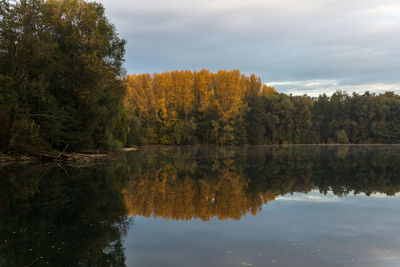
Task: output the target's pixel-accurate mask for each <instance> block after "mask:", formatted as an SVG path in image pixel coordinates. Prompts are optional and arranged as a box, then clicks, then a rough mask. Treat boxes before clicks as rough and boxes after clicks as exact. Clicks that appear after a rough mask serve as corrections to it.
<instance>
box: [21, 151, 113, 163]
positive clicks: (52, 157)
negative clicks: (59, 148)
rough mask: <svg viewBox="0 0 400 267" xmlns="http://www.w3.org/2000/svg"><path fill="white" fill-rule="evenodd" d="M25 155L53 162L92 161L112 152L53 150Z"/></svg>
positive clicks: (106, 156)
mask: <svg viewBox="0 0 400 267" xmlns="http://www.w3.org/2000/svg"><path fill="white" fill-rule="evenodd" d="M27 156H29V157H31V158H33V159H37V160H39V161H43V162H46V161H55V162H93V161H96V160H106V159H110V158H111V157H112V154H82V153H53V152H32V153H29V154H28V155H27Z"/></svg>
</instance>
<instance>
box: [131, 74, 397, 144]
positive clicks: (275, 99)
mask: <svg viewBox="0 0 400 267" xmlns="http://www.w3.org/2000/svg"><path fill="white" fill-rule="evenodd" d="M125 83H126V86H127V88H128V94H127V97H126V103H125V105H126V106H127V108H128V110H129V117H130V120H129V121H130V125H129V127H130V131H131V134H129V135H128V143H130V144H219V145H233V144H315V143H356V144H359V143H367V144H368V143H398V142H399V141H400V97H399V95H397V94H394V93H393V92H386V93H384V94H379V95H376V94H371V93H369V92H366V93H364V94H362V95H360V94H356V93H354V94H352V95H349V94H347V93H345V92H341V91H337V92H336V93H334V94H333V95H332V96H330V97H328V96H327V95H325V94H323V95H320V96H319V97H316V98H315V97H314V98H313V97H309V96H307V95H303V96H293V95H287V94H283V93H278V92H276V90H275V89H274V88H273V87H269V86H267V85H265V84H264V83H262V82H261V79H260V78H259V77H257V76H255V75H254V74H253V75H250V76H246V75H244V74H242V73H240V71H238V70H233V71H225V70H223V71H218V72H217V73H212V72H210V71H208V70H201V71H194V72H192V71H172V72H164V73H160V74H158V73H156V74H153V75H150V74H140V75H128V76H127V77H126V79H125Z"/></svg>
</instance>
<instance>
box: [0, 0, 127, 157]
mask: <svg viewBox="0 0 400 267" xmlns="http://www.w3.org/2000/svg"><path fill="white" fill-rule="evenodd" d="M124 44H125V41H124V40H121V39H120V38H119V37H118V35H117V33H116V31H115V27H114V26H113V25H112V24H111V23H110V22H109V21H108V19H107V18H106V16H105V12H104V8H103V6H102V5H101V4H98V3H94V2H85V1H83V0H47V1H44V0H21V1H17V2H12V1H1V4H0V80H1V85H0V87H1V88H0V132H1V133H2V134H1V138H0V142H1V143H0V149H1V151H3V152H13V151H14V152H15V151H26V150H32V149H44V148H45V149H62V148H63V147H65V146H66V145H67V144H69V148H70V149H73V150H110V149H114V148H117V147H119V146H121V145H122V144H123V143H124V141H125V140H124V139H125V138H126V137H125V136H126V134H125V133H123V132H122V131H125V132H127V130H128V129H127V127H126V126H124V125H121V123H122V124H123V123H127V122H126V120H125V119H124V115H123V113H124V106H123V103H122V101H123V97H124V94H125V86H124V84H123V81H122V80H121V78H120V76H121V73H122V62H123V55H124ZM28 144H29V145H28Z"/></svg>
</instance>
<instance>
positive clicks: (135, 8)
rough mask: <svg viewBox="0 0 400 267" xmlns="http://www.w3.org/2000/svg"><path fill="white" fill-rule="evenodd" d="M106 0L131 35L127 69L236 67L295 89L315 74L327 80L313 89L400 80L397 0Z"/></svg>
mask: <svg viewBox="0 0 400 267" xmlns="http://www.w3.org/2000/svg"><path fill="white" fill-rule="evenodd" d="M101 2H102V3H103V4H104V5H105V7H106V11H107V14H108V16H109V18H110V20H111V21H112V22H113V23H115V25H116V26H117V29H118V31H119V32H120V35H121V37H123V38H125V39H126V40H127V41H128V45H127V55H126V64H125V65H126V68H127V70H128V72H129V73H132V72H135V73H142V72H160V71H164V70H172V69H201V68H208V69H211V70H217V69H233V68H238V69H240V70H241V71H242V72H245V73H256V74H258V75H259V76H261V77H262V79H263V81H265V82H266V83H272V84H274V85H275V86H276V87H277V88H278V90H280V91H285V92H293V93H296V92H300V91H301V92H306V91H307V88H305V87H304V86H310V85H309V84H310V83H309V82H308V81H315V80H320V81H330V83H328V84H327V83H323V84H322V85H317V84H314V85H313V87H312V88H311V87H310V88H309V89H310V92H311V91H312V92H320V91H325V90H327V89H328V88H327V87H326V86H334V87H335V89H336V88H337V87H340V88H338V89H341V88H344V89H346V90H356V88H357V87H358V86H359V87H360V88H361V87H364V88H368V90H370V91H380V90H382V88H392V87H393V86H397V85H398V84H400V49H399V47H400V3H399V2H398V1H396V0H379V1H378V0H346V1H342V0H280V1H278V0H263V1H261V0H247V1H238V0H203V1H192V0H179V1H178V0H169V1H165V0H134V1H128V0H123V1H121V0H113V1H111V0H102V1H101ZM392 89H399V87H397V88H392ZM360 90H364V89H362V88H361V89H360Z"/></svg>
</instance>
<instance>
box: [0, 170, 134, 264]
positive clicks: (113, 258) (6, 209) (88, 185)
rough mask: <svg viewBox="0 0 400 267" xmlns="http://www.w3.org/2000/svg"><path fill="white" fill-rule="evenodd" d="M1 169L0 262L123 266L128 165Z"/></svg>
mask: <svg viewBox="0 0 400 267" xmlns="http://www.w3.org/2000/svg"><path fill="white" fill-rule="evenodd" d="M66 171H67V172H68V175H69V176H66V173H65V171H64V170H63V169H61V168H59V167H56V168H51V167H48V166H34V167H31V168H26V167H25V166H11V167H3V168H2V169H0V205H1V210H0V266H31V265H33V266H125V255H124V249H123V245H122V237H123V235H124V234H126V232H127V230H128V226H129V222H130V219H129V218H128V217H127V216H126V209H125V205H124V202H123V198H122V196H121V193H120V192H121V189H122V187H123V185H124V183H125V178H126V176H127V168H126V166H125V167H124V166H115V164H114V165H112V166H107V167H105V166H99V167H96V168H82V169H68V170H66Z"/></svg>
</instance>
